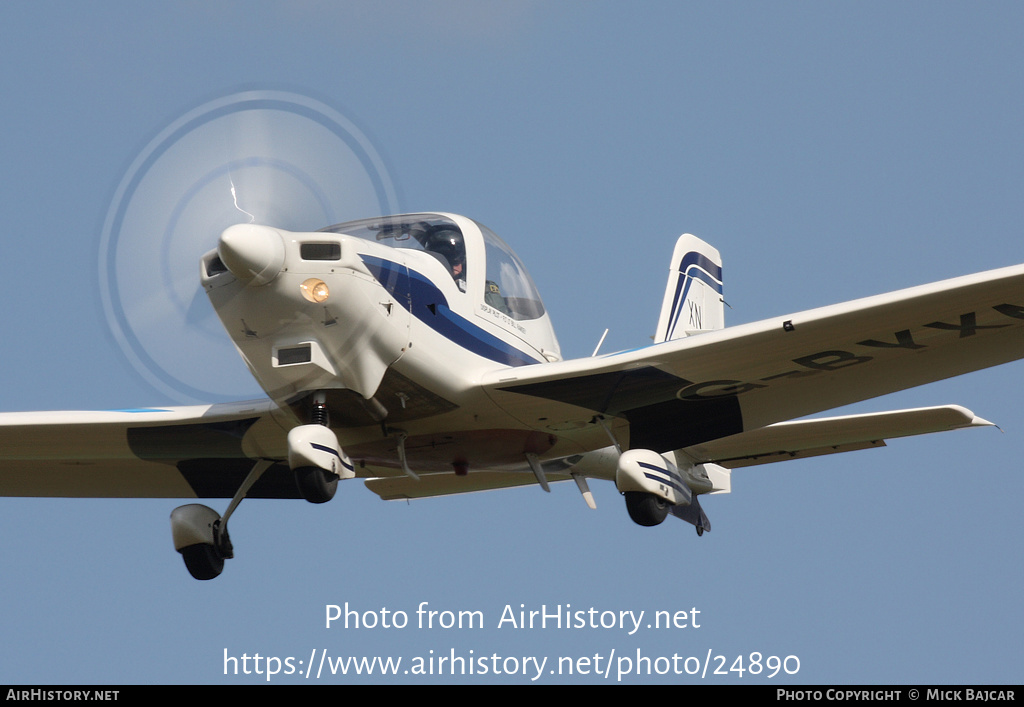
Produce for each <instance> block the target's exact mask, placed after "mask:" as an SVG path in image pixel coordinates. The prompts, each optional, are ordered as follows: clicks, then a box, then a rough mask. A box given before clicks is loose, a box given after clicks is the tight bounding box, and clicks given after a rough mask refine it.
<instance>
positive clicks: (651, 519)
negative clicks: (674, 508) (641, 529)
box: [624, 491, 669, 527]
mask: <svg viewBox="0 0 1024 707" xmlns="http://www.w3.org/2000/svg"><path fill="white" fill-rule="evenodd" d="M624 495H625V497H626V510H627V511H628V512H629V517H630V518H632V519H633V522H634V523H636V524H637V525H643V526H648V527H650V526H653V525H660V524H661V522H662V521H663V520H665V518H666V516H668V507H669V504H668V501H666V500H665V499H663V498H661V497H660V496H655V495H654V494H652V493H643V492H641V491H627V492H626V493H625V494H624Z"/></svg>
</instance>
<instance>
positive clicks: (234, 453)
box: [0, 400, 299, 498]
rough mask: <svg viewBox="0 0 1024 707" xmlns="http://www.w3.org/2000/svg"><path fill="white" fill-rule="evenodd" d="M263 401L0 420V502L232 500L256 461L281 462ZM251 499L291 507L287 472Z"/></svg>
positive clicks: (281, 435)
mask: <svg viewBox="0 0 1024 707" xmlns="http://www.w3.org/2000/svg"><path fill="white" fill-rule="evenodd" d="M283 414H284V413H283V412H282V411H281V410H280V409H279V408H277V406H276V405H274V404H273V403H272V402H270V401H269V400H264V401H254V402H245V403H230V404H219V405H204V406H189V407H176V408H144V409H138V410H119V411H100V412H24V413H19V412H11V413H2V414H0V496H65V497H67V496H70V497H90V498H110V497H134V498H230V497H231V496H232V495H233V494H234V493H235V491H236V490H237V489H238V487H239V486H240V485H241V483H242V481H243V479H245V477H246V475H247V474H248V473H249V471H250V470H251V469H252V466H253V459H254V458H259V457H264V456H266V457H273V458H278V459H280V458H284V457H285V456H286V453H285V454H282V451H281V445H282V444H284V443H285V439H286V433H287V427H282V426H281V424H279V423H278V418H279V416H281V415H283ZM249 495H250V496H251V497H257V498H259V497H263V498H298V497H299V495H298V491H297V489H296V487H295V482H294V480H293V478H292V474H291V472H290V470H289V469H288V465H287V463H283V464H277V465H275V466H274V467H272V468H271V469H270V470H268V471H267V472H266V473H265V474H264V475H263V477H261V478H260V480H259V481H258V482H257V484H256V485H255V486H254V487H253V489H252V490H251V492H250V493H249Z"/></svg>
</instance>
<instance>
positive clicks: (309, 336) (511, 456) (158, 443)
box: [0, 213, 1024, 579]
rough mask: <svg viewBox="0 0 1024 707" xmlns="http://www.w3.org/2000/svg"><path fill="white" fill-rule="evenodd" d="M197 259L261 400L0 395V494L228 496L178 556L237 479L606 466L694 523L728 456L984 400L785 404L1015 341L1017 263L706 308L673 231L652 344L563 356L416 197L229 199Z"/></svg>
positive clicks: (207, 534) (836, 438)
mask: <svg viewBox="0 0 1024 707" xmlns="http://www.w3.org/2000/svg"><path fill="white" fill-rule="evenodd" d="M200 276H201V281H202V286H203V288H204V289H205V291H206V293H207V295H208V296H209V299H210V301H211V302H212V304H213V307H214V309H215V310H216V312H217V314H218V316H219V317H220V319H221V321H222V323H223V325H224V328H225V329H226V330H227V332H228V334H229V335H230V336H231V338H232V340H233V341H234V343H235V345H236V347H237V349H238V351H239V353H240V354H241V355H242V358H243V359H244V360H245V363H246V365H247V366H248V367H249V370H250V371H251V372H252V374H253V376H255V378H256V379H257V380H258V381H259V384H260V385H261V386H262V387H263V389H264V390H265V391H266V393H267V395H268V396H269V400H263V401H257V402H242V403H234V404H216V405H207V406H194V407H176V408H164V409H140V410H132V411H117V412H28V413H5V414H2V415H0V494H2V495H6V496H78V497H167V498H230V499H231V501H230V503H229V504H228V506H227V509H226V510H225V512H224V513H223V514H221V513H218V512H217V511H215V510H213V509H211V508H209V507H207V506H204V505H199V504H188V505H184V506H181V507H179V508H177V509H175V510H174V511H173V513H172V514H171V526H172V534H173V539H174V546H175V548H176V549H177V550H178V551H179V552H180V553H181V554H182V556H183V557H184V561H185V565H186V566H187V568H188V570H189V572H190V573H191V574H192V575H193V576H194V577H196V578H197V579H211V578H213V577H216V576H217V575H219V574H220V573H221V571H222V569H223V567H224V560H225V559H227V558H230V557H232V556H233V549H232V544H231V541H230V538H229V536H228V530H227V523H228V518H229V517H230V516H231V514H232V513H233V512H234V511H235V509H236V507H237V506H238V504H239V503H240V502H241V500H242V499H243V498H246V497H251V498H304V499H306V500H307V501H310V502H313V503H322V502H325V501H328V500H330V499H331V498H332V497H333V495H334V493H335V490H336V488H337V485H338V482H339V480H345V479H352V478H362V479H364V480H365V484H366V485H367V486H368V487H369V488H370V490H372V491H374V492H375V493H377V494H378V495H380V497H381V498H383V499H388V500H390V499H410V498H422V497H429V496H440V495H446V494H458V493H466V492H471V491H483V490H489V489H498V488H504V487H512V486H521V485H525V484H537V485H539V486H540V487H541V488H542V489H544V490H545V491H546V490H548V485H549V483H551V482H554V481H563V480H570V479H571V480H573V481H575V483H576V484H577V486H578V487H579V490H580V492H581V494H582V495H583V498H584V500H585V501H586V503H587V504H588V505H589V506H590V507H592V508H593V507H594V506H595V504H594V500H593V497H592V495H591V493H590V490H589V488H588V482H587V480H588V479H605V480H609V481H614V483H615V485H616V487H617V488H618V490H619V491H620V492H621V493H622V494H623V496H624V497H625V505H626V508H627V510H628V512H629V515H630V517H631V518H632V519H633V520H634V521H636V522H637V523H639V524H640V525H647V526H653V525H657V524H659V523H661V522H662V521H663V520H664V519H665V518H666V516H667V515H668V514H672V515H674V516H676V517H677V518H681V519H682V520H684V521H686V522H688V523H691V524H693V525H694V526H695V527H696V529H697V533H698V535H699V534H703V532H704V531H705V530H709V529H710V523H709V521H708V519H707V516H706V515H705V513H704V511H703V510H702V508H701V505H700V503H699V501H698V499H699V498H700V496H701V495H703V494H714V493H728V492H729V491H730V483H731V481H730V470H731V469H734V468H737V467H743V466H749V465H753V464H763V463H767V462H774V461H780V460H784V459H793V458H803V457H810V456H815V455H821V454H831V453H834V452H845V451H851V450H857V449H864V448H869V447H875V446H882V445H884V443H885V442H884V440H886V439H889V438H894V437H903V436H909V435H917V434H923V433H928V432H937V431H942V430H950V429H956V428H961V427H971V426H979V425H988V424H991V423H988V422H986V421H985V420H982V419H980V418H978V417H975V416H974V414H973V413H971V412H969V411H968V410H965V409H964V408H962V407H958V406H946V407H935V408H924V409H914V410H899V411H892V412H882V413H876V414H867V415H852V416H844V417H833V418H819V419H808V420H801V421H793V420H794V418H798V417H803V416H805V415H809V414H812V413H817V412H820V411H824V410H828V409H831V408H834V407H838V406H841V405H846V404H849V403H854V402H857V401H860V400H865V399H868V398H872V397H875V396H879V395H883V394H885V393H889V392H893V391H897V390H902V389H905V388H909V387H912V386H917V385H921V384H924V383H928V382H930V381H935V380H939V379H943V378H948V377H950V376H955V375H959V374H962V373H966V372H968V371H973V370H977V369H981V368H985V367H988V366H994V365H997V364H1000V363H1004V362H1007V361H1011V360H1015V359H1018V358H1021V357H1022V356H1024V266H1015V267H1010V268H1005V269H1001V270H995V271H991V272H987V273H982V274H978V275H971V276H967V277H962V278H957V279H953V280H948V281H945V282H939V283H934V284H930V285H924V286H920V287H914V288H911V289H907V290H902V291H899V292H894V293H890V294H886V295H880V296H876V297H869V298H867V299H861V300H857V301H853V302H847V303H845V304H838V305H834V306H830V307H824V308H821V309H815V310H810V311H806V312H801V313H798V314H791V315H786V316H781V317H777V318H773V319H768V320H765V321H761V322H755V323H752V324H745V325H742V326H736V327H732V328H723V325H724V308H723V295H722V263H721V258H720V256H719V254H718V252H717V251H716V250H715V249H713V248H711V247H710V246H708V245H707V244H706V243H704V242H703V241H701V240H699V239H697V238H695V237H693V236H690V235H684V236H682V237H680V239H679V240H678V242H677V245H676V248H675V251H674V253H673V256H672V260H671V264H670V268H669V278H668V286H667V289H666V291H665V297H664V301H663V304H662V308H661V316H660V319H659V321H658V326H657V330H656V335H655V341H654V343H653V345H651V346H647V347H645V348H640V349H635V350H631V351H624V352H620V353H613V354H607V355H600V356H599V355H597V352H596V351H595V355H593V356H591V357H590V358H583V359H576V360H569V361H564V360H562V357H561V355H560V353H559V347H558V342H557V340H556V339H555V334H554V331H553V329H552V326H551V322H550V320H549V317H548V313H547V311H546V310H545V308H544V305H543V304H542V302H541V298H540V296H539V295H538V293H537V290H536V288H535V286H534V283H533V282H532V280H531V279H530V277H529V275H528V274H527V272H526V270H525V268H524V267H523V265H522V263H521V262H520V260H519V259H518V258H517V257H516V255H515V254H514V253H513V252H512V250H511V249H510V248H509V247H508V246H507V245H506V244H505V243H504V242H503V241H502V240H501V239H500V238H498V237H497V236H496V235H495V234H494V233H492V232H491V231H490V230H489V229H487V228H486V227H484V226H482V225H481V224H479V223H477V222H475V221H473V220H471V219H469V218H465V217H463V216H457V215H453V214H444V213H422V214H410V215H400V216H388V217H380V218H372V219H366V220H362V221H354V222H350V223H344V224H341V225H336V226H331V227H328V228H324V229H323V230H321V231H317V232H310V233H293V232H288V231H284V230H281V229H276V228H272V227H269V226H263V225H256V224H240V225H235V226H231V227H229V228H227V229H226V230H225V231H224V232H223V234H222V235H221V236H220V241H219V243H218V246H217V248H216V250H213V251H210V252H209V253H207V254H206V255H205V256H204V257H203V258H202V263H201V273H200Z"/></svg>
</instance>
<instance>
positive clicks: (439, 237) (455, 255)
mask: <svg viewBox="0 0 1024 707" xmlns="http://www.w3.org/2000/svg"><path fill="white" fill-rule="evenodd" d="M423 247H424V248H425V249H426V250H427V251H429V252H431V253H434V254H436V255H440V256H441V258H443V259H444V260H445V261H446V264H447V265H448V272H449V273H450V274H451V276H452V278H454V280H455V283H456V284H457V285H458V287H459V289H460V290H462V291H463V292H465V291H466V245H465V243H464V242H463V240H462V234H461V233H460V232H459V231H458V230H456V229H454V228H444V227H441V228H438V229H436V230H434V231H433V232H432V233H431V234H430V236H429V237H428V238H427V239H426V242H425V243H424V244H423Z"/></svg>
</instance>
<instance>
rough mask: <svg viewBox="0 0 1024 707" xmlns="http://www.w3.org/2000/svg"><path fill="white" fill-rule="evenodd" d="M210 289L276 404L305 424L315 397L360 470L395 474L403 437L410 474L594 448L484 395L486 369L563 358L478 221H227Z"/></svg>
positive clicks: (212, 261)
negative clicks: (313, 225) (288, 225)
mask: <svg viewBox="0 0 1024 707" xmlns="http://www.w3.org/2000/svg"><path fill="white" fill-rule="evenodd" d="M202 281H203V286H204V288H205V289H206V290H207V293H208V295H209V297H210V300H211V302H212V303H213V306H214V308H215V309H216V311H217V313H218V315H219V316H220V318H221V321H222V322H223V324H224V326H225V328H226V329H227V331H228V333H229V334H230V336H231V338H232V340H233V341H234V343H235V345H236V347H237V348H238V350H239V352H240V354H241V355H242V357H243V359H244V360H245V362H246V364H247V365H248V367H249V369H250V371H251V372H252V374H253V375H254V376H255V377H256V379H257V380H258V381H259V383H260V385H261V386H262V387H263V389H264V390H265V391H266V392H267V393H268V395H269V396H270V397H271V398H272V399H273V400H274V401H275V402H276V403H277V404H278V405H279V406H280V407H282V408H283V409H286V410H290V411H291V412H292V414H293V415H294V418H295V423H296V424H304V423H306V422H309V420H308V419H304V418H305V416H306V415H307V412H306V411H307V410H308V407H309V406H308V401H309V396H310V395H312V394H313V392H314V391H322V394H323V395H325V396H326V401H327V408H328V409H329V411H330V423H329V424H330V427H331V428H332V429H334V430H335V432H336V434H337V436H338V441H339V443H340V444H341V445H342V446H343V447H344V448H345V450H346V452H347V453H348V454H349V455H350V456H351V457H352V459H353V460H358V462H359V463H361V464H364V465H369V466H371V467H383V468H385V469H394V468H396V466H397V464H398V459H397V456H396V441H395V436H396V435H397V434H403V435H405V437H406V441H405V445H406V454H407V459H408V464H409V466H410V467H411V468H412V469H413V470H415V471H416V472H430V471H451V470H452V469H454V470H456V471H457V472H463V471H465V470H467V469H468V468H478V469H512V468H523V467H524V465H525V455H526V454H528V453H530V454H536V455H538V457H540V458H555V457H567V456H570V455H574V454H579V453H582V452H584V451H587V450H588V449H593V448H594V445H595V444H596V443H597V441H598V440H594V441H588V440H581V439H579V438H578V435H576V434H568V435H566V434H558V433H556V432H555V431H553V430H551V429H550V428H549V427H548V426H547V425H546V424H545V423H546V422H547V421H546V420H520V419H516V418H514V417H512V416H511V415H510V414H508V413H507V412H506V411H505V410H503V409H501V408H500V407H499V406H497V405H495V404H494V402H493V401H491V400H490V398H489V397H488V396H487V394H486V393H485V392H484V391H483V390H482V389H481V387H480V381H481V378H482V377H483V376H485V375H487V374H493V373H494V372H495V371H498V370H501V369H513V368H517V367H520V366H530V365H538V364H543V363H546V362H551V361H558V360H561V356H560V353H559V348H558V342H557V339H556V338H555V335H554V331H553V328H552V325H551V321H550V318H549V316H548V313H547V311H546V310H545V308H544V306H543V303H542V302H541V300H540V296H539V295H538V294H537V291H536V288H535V287H534V285H533V282H532V281H531V279H530V277H529V275H528V274H527V273H526V270H525V268H524V267H523V265H522V263H521V262H520V261H519V259H518V257H516V255H515V254H514V253H513V252H512V251H511V249H510V248H509V247H508V246H507V245H506V244H505V243H504V242H503V241H502V240H501V239H500V238H498V237H497V236H496V235H494V234H493V233H492V232H491V231H489V230H488V229H486V227H483V226H481V225H480V224H477V223H476V222H474V221H472V220H471V219H468V218H465V217H461V216H456V215H452V214H411V215H404V216H392V217H385V218H378V219H367V220H363V221H356V222H351V223H346V224H340V225H337V226H332V227H329V228H326V229H324V230H322V231H318V232H313V233H291V232H287V231H281V230H278V229H272V228H268V227H264V226H257V225H248V224H247V225H239V226H234V227H232V228H229V229H228V230H227V231H225V233H224V235H223V236H222V238H221V243H220V247H219V248H218V250H217V251H212V252H211V253H208V254H207V255H206V256H204V258H203V263H202ZM589 434H590V435H593V430H590V431H589ZM605 444H607V438H605V439H604V440H603V441H602V443H601V445H598V446H603V445H605Z"/></svg>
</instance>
